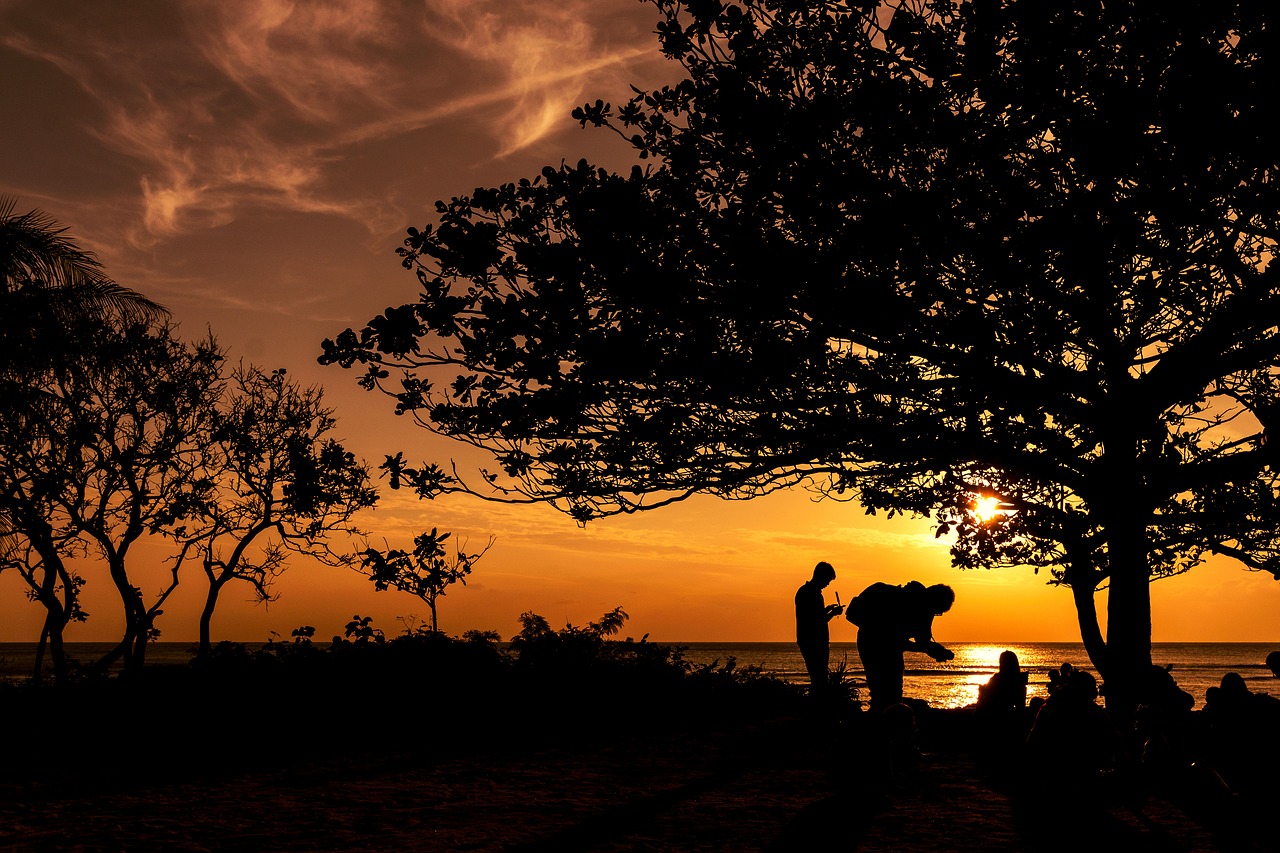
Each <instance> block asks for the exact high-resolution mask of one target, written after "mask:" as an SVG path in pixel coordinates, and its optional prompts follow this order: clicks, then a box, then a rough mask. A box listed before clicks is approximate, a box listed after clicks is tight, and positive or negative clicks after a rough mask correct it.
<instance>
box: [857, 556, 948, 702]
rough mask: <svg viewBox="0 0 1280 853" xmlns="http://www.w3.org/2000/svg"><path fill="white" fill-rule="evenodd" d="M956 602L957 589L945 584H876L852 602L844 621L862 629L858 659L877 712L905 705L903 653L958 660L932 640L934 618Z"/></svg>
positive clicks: (860, 631)
mask: <svg viewBox="0 0 1280 853" xmlns="http://www.w3.org/2000/svg"><path fill="white" fill-rule="evenodd" d="M955 600H956V594H955V590H953V589H952V588H951V587H949V586H946V585H945V584H934V585H933V586H929V587H926V586H925V585H924V584H922V583H920V582H919V581H911V582H910V583H906V584H903V585H902V586H892V585H890V584H887V583H873V584H872V585H871V586H869V587H867V588H866V589H864V590H863V591H862V593H861V594H860V595H858V596H857V598H855V599H853V600H852V601H850V602H849V607H848V610H847V611H846V613H845V618H846V619H848V620H849V621H850V622H852V623H853V624H855V625H857V626H858V657H860V658H862V670H863V672H864V673H865V674H866V678H867V689H868V690H869V691H870V693H871V710H872V712H876V713H878V712H880V711H883V710H884V709H885V708H888V707H891V706H893V705H897V704H899V703H901V702H902V674H903V671H904V670H905V668H906V667H905V664H904V662H903V657H902V656H903V653H904V652H923V653H924V654H927V655H929V656H930V657H931V658H933V659H934V660H937V661H947V660H951V659H952V658H954V657H955V655H954V654H953V653H952V652H951V651H950V650H949V649H946V648H943V646H942V645H941V644H939V643H937V642H935V641H934V639H933V617H935V616H938V615H940V614H943V613H946V612H947V611H948V610H950V609H951V605H952V604H953V603H954V602H955Z"/></svg>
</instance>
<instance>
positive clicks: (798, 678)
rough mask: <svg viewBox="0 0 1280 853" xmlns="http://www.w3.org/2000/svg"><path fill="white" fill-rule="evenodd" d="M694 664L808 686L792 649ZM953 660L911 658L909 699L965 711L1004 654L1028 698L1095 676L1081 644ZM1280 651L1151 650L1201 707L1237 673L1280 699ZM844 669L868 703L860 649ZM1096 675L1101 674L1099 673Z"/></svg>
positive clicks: (972, 651)
mask: <svg viewBox="0 0 1280 853" xmlns="http://www.w3.org/2000/svg"><path fill="white" fill-rule="evenodd" d="M675 645H683V646H684V647H685V648H686V649H687V652H686V654H685V657H686V658H687V659H688V660H690V661H695V662H709V661H712V660H716V659H719V660H720V661H721V663H723V662H724V661H725V660H727V659H728V658H730V657H732V658H734V660H735V661H736V662H737V665H738V666H758V667H760V668H761V669H762V670H764V671H765V672H768V673H771V674H773V675H775V676H777V677H779V678H782V679H784V680H786V681H794V682H804V683H807V682H808V680H809V678H808V675H807V674H806V672H805V668H804V661H803V660H802V659H801V657H800V652H799V650H798V649H797V648H796V646H795V644H794V643H680V644H675ZM947 648H949V649H951V650H952V651H953V652H955V653H956V657H955V660H952V661H947V662H946V663H937V662H935V661H933V660H932V659H931V658H929V657H928V656H927V655H921V654H908V655H907V656H906V663H907V672H906V678H905V683H904V690H903V692H904V693H905V694H906V695H907V696H913V697H916V698H919V699H924V700H926V701H928V703H929V704H930V705H932V706H933V707H935V708H962V707H964V706H965V705H970V704H972V703H974V702H976V701H978V687H979V686H980V685H982V684H985V683H986V681H987V679H989V678H990V677H991V676H992V675H993V674H994V673H995V671H996V669H997V665H998V663H999V660H1000V653H1001V652H1002V651H1004V650H1005V649H1008V650H1010V651H1012V652H1014V653H1015V654H1017V656H1018V660H1019V661H1020V662H1021V664H1022V669H1023V671H1025V672H1027V673H1028V674H1029V675H1030V678H1029V680H1028V690H1027V695H1028V696H1043V695H1045V694H1046V692H1047V690H1048V685H1049V670H1050V669H1055V668H1057V667H1060V666H1062V664H1064V663H1069V664H1071V665H1072V666H1073V667H1076V668H1078V669H1084V670H1087V671H1089V672H1094V669H1093V667H1092V665H1090V663H1089V656H1088V655H1086V654H1085V651H1084V646H1083V645H1082V644H1080V643H1006V644H1003V645H1000V644H993V643H948V644H947ZM1276 649H1280V642H1277V643H1153V644H1152V646H1151V659H1152V661H1153V662H1155V663H1157V664H1159V665H1161V666H1165V665H1166V664H1172V665H1173V670H1172V675H1173V677H1174V680H1176V681H1177V682H1178V686H1179V687H1181V688H1182V689H1183V690H1185V691H1187V692H1188V693H1190V694H1191V695H1192V696H1194V697H1195V700H1196V707H1197V708H1201V707H1203V706H1204V692H1205V690H1207V689H1209V688H1210V687H1216V686H1217V685H1218V683H1219V682H1220V681H1221V680H1222V676H1223V674H1225V673H1227V672H1237V673H1239V674H1240V675H1241V676H1243V677H1244V680H1245V682H1246V683H1247V684H1248V685H1249V689H1250V690H1253V691H1255V692H1258V693H1270V694H1272V695H1273V696H1277V697H1280V678H1276V677H1275V676H1274V675H1272V673H1271V670H1270V669H1268V668H1267V665H1266V663H1265V661H1266V657H1267V653H1268V652H1271V651H1273V650H1276ZM841 663H843V664H844V666H845V669H846V671H847V672H848V674H849V675H850V676H852V678H853V680H854V683H855V684H856V685H857V686H858V687H859V688H861V690H862V697H863V699H865V698H866V696H867V694H866V681H865V680H864V678H863V673H862V661H861V660H860V659H859V658H858V648H857V646H856V645H855V644H854V643H832V644H831V665H832V666H833V667H836V666H839V665H841ZM1094 674H1095V675H1096V674H1097V673H1096V672H1094Z"/></svg>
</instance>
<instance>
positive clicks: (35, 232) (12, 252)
mask: <svg viewBox="0 0 1280 853" xmlns="http://www.w3.org/2000/svg"><path fill="white" fill-rule="evenodd" d="M15 208H16V202H15V200H14V199H12V198H8V197H3V196H0V429H2V430H3V431H4V433H5V434H4V439H3V441H4V451H3V452H0V467H2V468H3V471H2V472H0V477H2V478H3V486H2V490H3V494H2V495H0V570H4V569H12V570H15V571H16V572H17V573H18V575H19V576H20V577H21V578H22V580H23V582H24V584H25V585H26V587H27V590H28V594H29V595H30V596H31V597H32V598H33V599H34V600H35V601H37V602H39V603H40V604H41V605H42V606H43V607H44V608H45V613H46V618H45V623H44V626H43V628H42V631H41V639H40V643H39V645H38V648H37V654H36V664H35V673H36V677H37V678H38V677H39V674H40V672H41V669H42V665H43V657H44V652H45V650H46V647H47V648H48V650H49V652H50V654H51V657H52V660H53V667H54V672H55V676H56V677H59V678H63V677H65V675H66V659H65V655H64V651H63V648H62V638H63V631H64V629H65V628H66V626H67V625H68V624H69V623H70V622H74V621H81V620H83V619H84V618H85V616H86V614H85V612H84V611H83V610H82V609H81V607H80V601H79V589H80V586H81V585H82V584H83V578H81V577H80V576H78V575H77V574H76V573H75V572H74V571H73V570H72V569H71V568H70V567H69V565H68V563H67V558H69V557H73V556H78V555H79V554H81V553H82V552H83V544H84V543H83V542H81V541H79V539H78V535H77V532H76V531H74V530H72V529H70V528H68V527H66V526H64V525H59V524H58V523H57V522H56V521H52V519H55V518H56V508H55V504H56V496H57V495H58V494H59V492H60V490H61V488H62V487H63V486H64V485H65V478H66V477H67V476H70V474H69V472H68V471H67V470H65V469H60V468H59V467H58V466H57V465H56V464H50V462H51V459H50V458H48V456H44V455H42V454H45V453H46V452H48V451H51V450H52V449H53V448H54V446H55V445H56V444H57V442H58V436H57V435H56V430H57V429H59V428H60V424H59V419H60V418H61V417H62V414H64V413H61V412H60V411H59V408H60V407H59V406H58V405H57V403H56V401H55V400H53V399H50V398H49V396H48V393H49V390H48V389H49V388H50V387H51V386H52V385H55V384H57V383H58V382H59V381H61V380H62V379H65V378H66V377H68V376H70V375H72V374H73V373H74V372H75V371H76V370H78V369H79V368H80V367H82V366H86V365H91V364H93V363H94V362H95V360H97V359H98V358H99V354H98V352H97V350H98V342H99V340H100V338H101V337H102V333H103V332H104V329H105V330H108V331H111V332H114V331H118V330H120V329H122V328H125V327H127V326H128V325H130V324H132V323H136V322H142V321H158V320H161V319H163V317H164V316H166V314H167V312H166V311H165V309H164V308H163V307H162V306H160V305H158V304H156V303H154V302H152V301H151V300H149V299H147V298H145V297H143V296H142V295H140V294H138V293H136V292H134V291H132V290H129V289H127V288H124V287H121V286H120V285H118V284H116V283H115V282H114V281H112V280H111V279H110V278H108V277H107V276H106V275H105V274H104V273H103V271H102V267H101V265H100V264H99V262H98V260H97V258H96V257H94V255H93V254H92V253H90V252H87V251H85V250H83V249H81V248H80V247H79V245H78V244H77V243H76V241H75V240H73V239H72V238H71V237H69V236H68V235H67V234H66V229H65V228H62V227H61V226H59V224H58V223H57V222H56V221H54V220H53V219H52V218H51V217H49V216H48V215H47V214H45V213H44V212H42V211H40V210H31V211H28V212H27V213H21V214H20V213H16V212H15ZM51 430H53V432H51Z"/></svg>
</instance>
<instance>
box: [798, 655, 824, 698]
mask: <svg viewBox="0 0 1280 853" xmlns="http://www.w3.org/2000/svg"><path fill="white" fill-rule="evenodd" d="M800 655H801V656H802V657H803V658H804V666H805V669H807V670H808V671H809V692H810V694H811V695H814V696H817V695H819V694H820V693H823V692H825V691H826V689H827V687H828V686H830V684H831V676H830V674H829V669H830V664H831V647H830V646H827V645H821V646H816V645H815V646H808V645H805V646H801V647H800Z"/></svg>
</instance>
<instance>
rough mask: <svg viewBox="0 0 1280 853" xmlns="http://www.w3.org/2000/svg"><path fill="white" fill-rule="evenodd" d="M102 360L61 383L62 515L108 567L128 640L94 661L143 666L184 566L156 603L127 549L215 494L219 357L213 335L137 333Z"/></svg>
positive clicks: (164, 329) (107, 346)
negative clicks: (213, 431)
mask: <svg viewBox="0 0 1280 853" xmlns="http://www.w3.org/2000/svg"><path fill="white" fill-rule="evenodd" d="M99 346H100V354H101V357H102V358H101V362H100V363H99V364H98V365H97V366H96V367H95V369H92V370H84V371H81V372H80V373H79V374H78V375H76V376H74V377H71V378H70V379H69V380H68V381H66V382H64V383H62V385H61V386H60V387H59V388H58V389H57V390H58V402H59V405H61V406H63V407H65V409H66V418H67V422H66V429H65V430H63V431H62V432H60V434H59V435H57V436H56V440H57V441H59V442H62V443H64V444H65V449H64V452H62V453H61V454H60V458H62V459H64V460H65V464H66V465H67V472H68V474H69V482H68V484H67V488H66V489H65V490H63V491H61V492H60V493H59V494H58V495H57V496H56V502H57V504H58V512H59V514H60V515H61V516H62V517H64V518H65V519H66V523H67V524H69V525H71V526H72V527H73V528H74V529H76V530H78V531H80V532H81V534H82V535H83V536H84V538H85V539H86V540H87V541H88V542H89V543H90V546H91V549H92V550H93V551H96V552H97V553H98V555H99V556H100V557H101V558H102V560H103V562H105V563H106V567H107V572H108V574H109V576H110V578H111V581H112V584H113V585H114V586H115V589H116V591H117V593H118V594H119V596H120V602H121V606H122V608H123V615H124V634H123V636H122V637H121V640H120V642H119V643H118V644H117V645H116V647H115V648H114V649H113V650H112V651H111V652H109V653H108V654H107V655H105V656H104V657H103V659H102V660H100V661H99V662H98V666H99V667H106V666H109V665H110V664H112V663H114V662H115V661H117V660H120V659H123V660H124V663H125V669H126V671H134V670H136V669H138V668H139V667H141V666H142V664H143V661H144V659H145V654H146V645H147V643H148V642H149V641H150V640H152V639H154V638H155V637H156V636H158V634H159V632H158V629H157V628H156V627H155V620H156V618H157V617H158V616H160V614H161V613H162V612H163V609H162V608H163V606H164V603H165V601H166V600H167V599H168V598H169V596H170V595H171V594H172V593H173V592H174V590H175V589H177V587H178V580H179V574H178V571H179V569H180V567H181V565H182V560H181V559H175V560H173V561H172V564H171V566H170V571H169V573H168V578H167V580H166V582H165V583H164V584H163V585H162V587H161V588H160V589H159V590H158V591H157V592H156V593H154V595H153V596H152V597H150V599H148V596H147V595H146V594H145V593H144V592H143V590H142V589H141V588H139V587H138V586H137V585H136V584H135V583H134V582H133V579H132V578H131V577H130V575H129V562H128V555H129V551H130V549H131V548H132V546H133V545H134V544H136V543H137V542H138V541H139V540H140V539H141V538H142V537H143V536H146V535H156V534H159V533H161V532H162V531H164V530H165V529H166V528H168V527H169V526H171V525H173V524H174V523H175V522H176V521H177V519H178V518H179V517H180V515H181V514H182V513H183V512H184V511H185V507H186V506H188V505H189V504H190V503H191V502H192V501H198V500H200V499H201V496H202V495H203V493H205V492H206V491H207V490H208V488H209V487H210V484H209V480H208V477H207V474H206V464H207V462H208V461H209V453H208V451H209V447H208V445H207V443H206V442H205V441H204V439H205V438H206V437H207V435H208V425H209V424H211V423H213V422H214V417H215V414H216V409H215V407H216V404H217V401H218V399H219V398H220V396H221V394H222V386H223V379H222V364H223V360H224V359H223V353H222V350H221V348H220V347H219V346H218V344H217V342H216V341H215V340H214V339H213V338H212V336H210V337H208V338H206V339H205V340H203V341H200V342H198V343H195V344H192V345H187V344H185V343H183V342H181V341H180V340H178V338H177V337H176V336H175V334H174V332H173V330H172V329H171V328H169V327H168V326H161V327H159V328H154V329H153V328H148V327H145V326H135V327H132V328H130V329H128V330H126V331H125V332H123V333H122V334H119V335H116V336H113V337H112V338H110V339H109V340H106V341H103V342H101V343H100V344H99Z"/></svg>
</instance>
